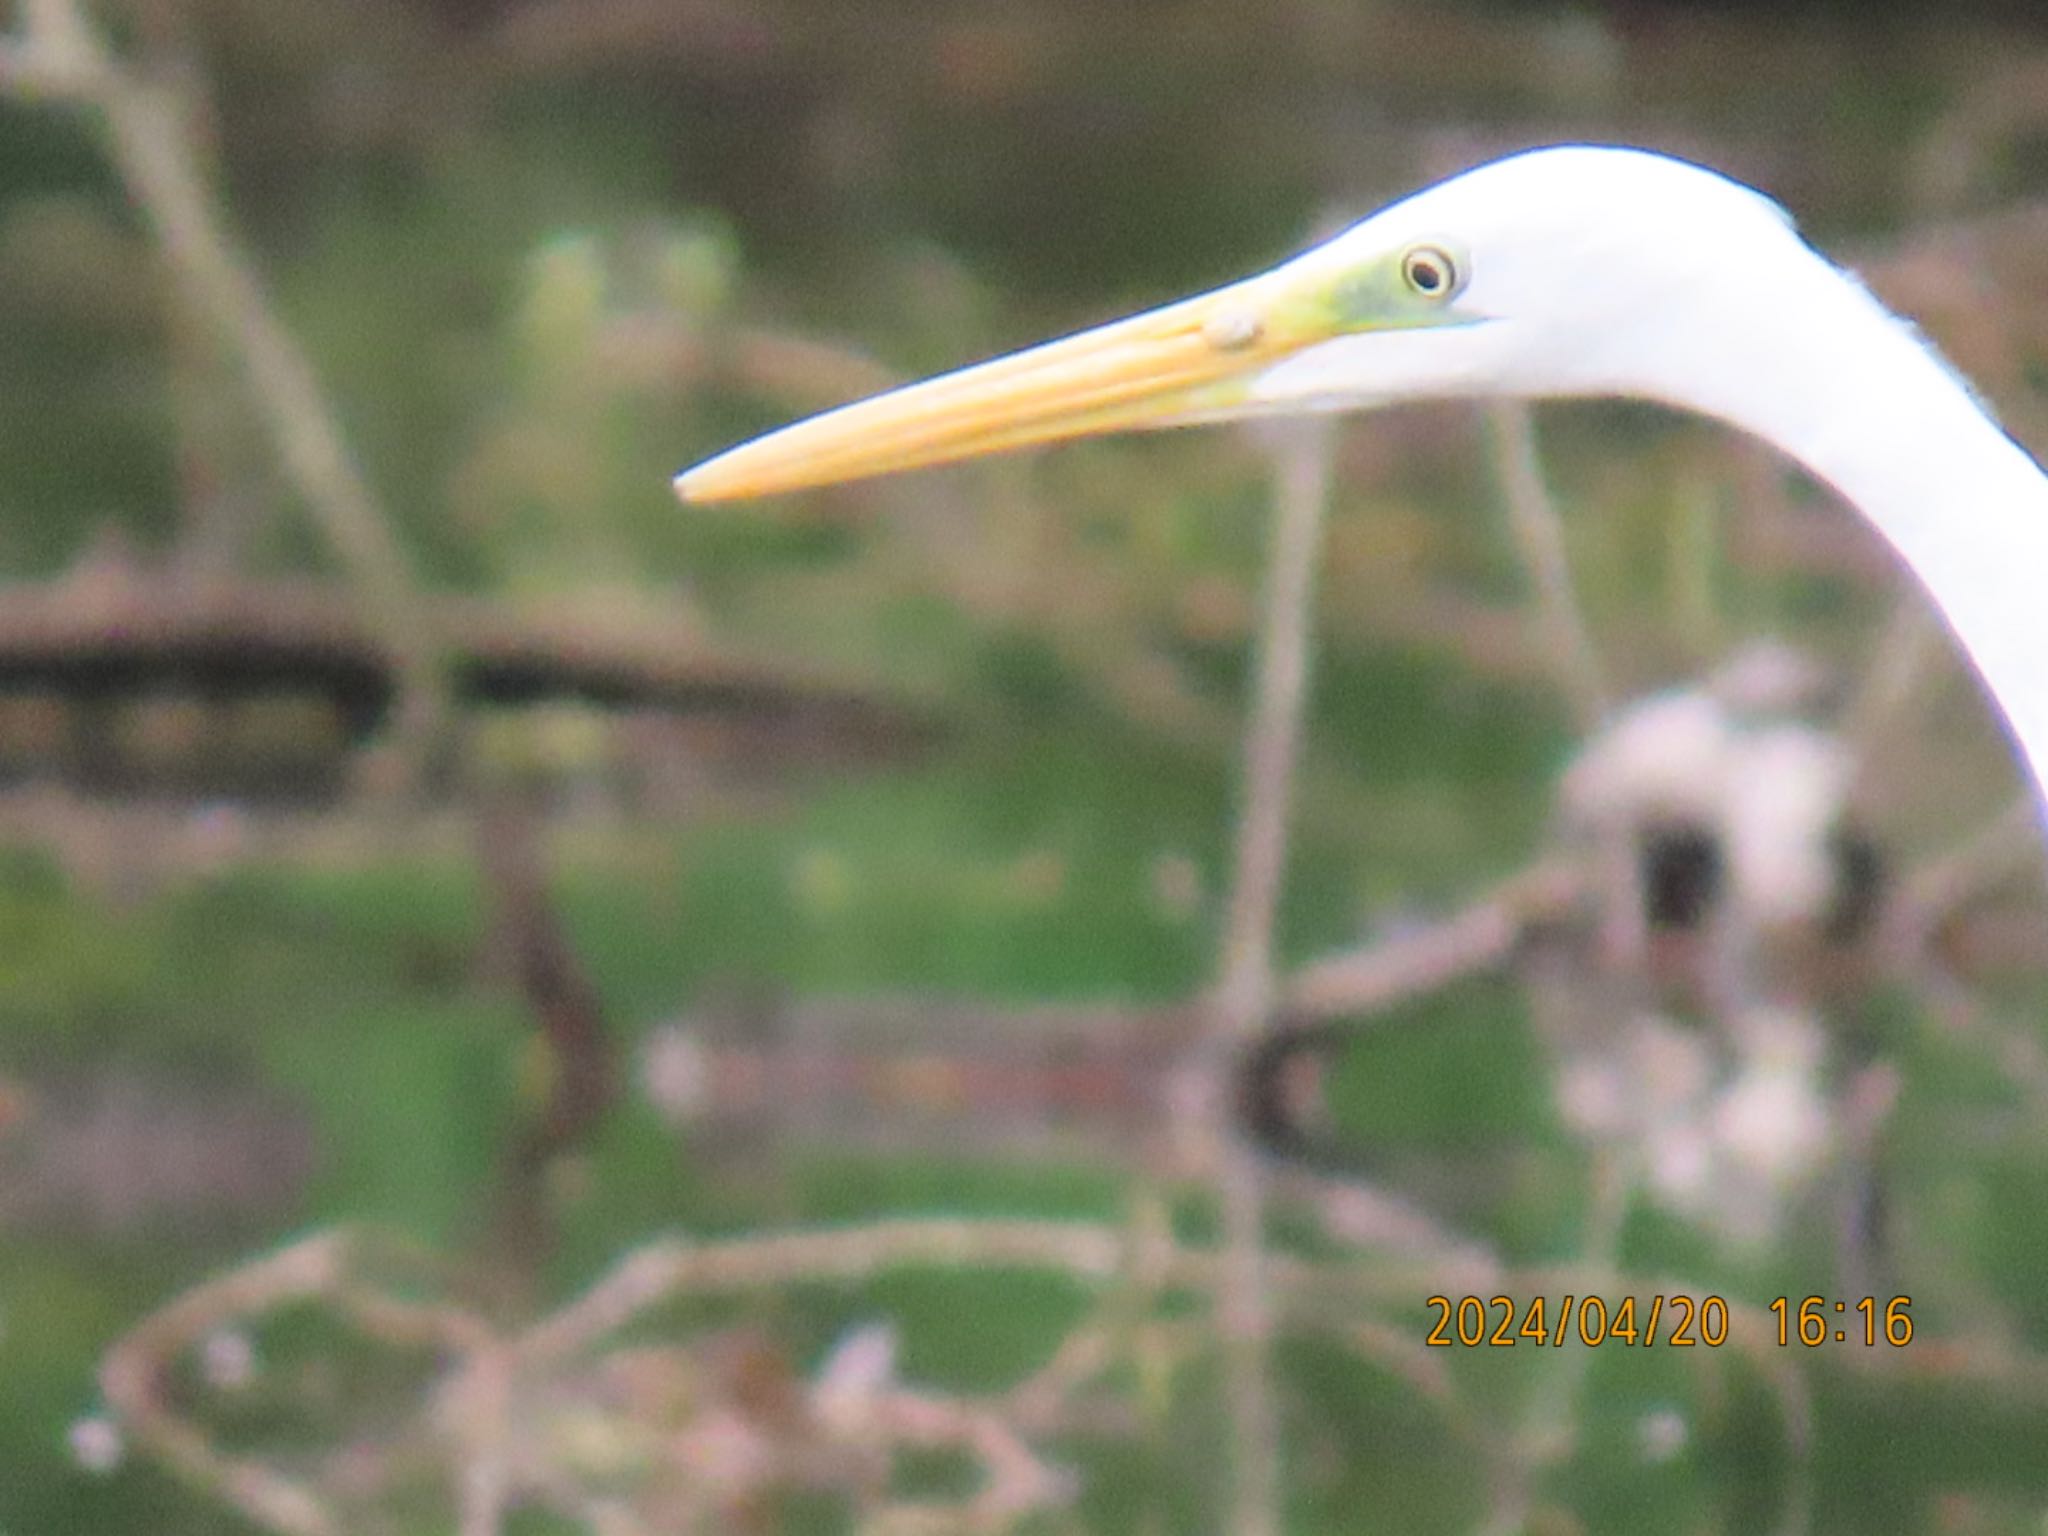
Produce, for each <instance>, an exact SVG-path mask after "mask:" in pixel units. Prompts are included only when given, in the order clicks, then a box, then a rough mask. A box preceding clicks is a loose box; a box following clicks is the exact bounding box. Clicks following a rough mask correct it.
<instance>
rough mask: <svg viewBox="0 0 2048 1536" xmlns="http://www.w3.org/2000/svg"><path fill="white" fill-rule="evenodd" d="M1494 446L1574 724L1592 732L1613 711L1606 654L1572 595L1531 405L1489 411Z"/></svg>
mask: <svg viewBox="0 0 2048 1536" xmlns="http://www.w3.org/2000/svg"><path fill="white" fill-rule="evenodd" d="M1486 427H1487V441H1488V444H1489V446H1490V447H1491V449H1492V452H1493V464H1494V473H1495V474H1496V475H1497V476H1498V477H1499V479H1500V487H1501V495H1502V497H1503V498H1504V499H1505V500H1506V502H1507V509H1508V531H1509V532H1510V533H1511V534H1513V535H1514V540H1515V552H1516V553H1517V554H1518V555H1519V556H1520V557H1521V561H1522V568H1523V569H1524V570H1525V571H1527V572H1528V575H1529V580H1530V581H1531V582H1532V583H1533V584H1534V585H1535V589H1536V621H1537V626H1538V629H1539V631H1540V633H1541V634H1542V637H1543V644H1544V647H1545V649H1547V650H1548V651H1549V652H1550V662H1551V666H1552V667H1553V668H1554V669H1555V670H1556V673H1557V681H1558V685H1559V686H1560V687H1562V688H1563V689H1564V694H1565V697H1566V698H1567V699H1569V700H1570V701H1571V706H1572V713H1573V717H1574V718H1575V719H1576V720H1577V721H1578V723H1579V725H1580V726H1581V728H1590V727H1591V726H1592V725H1594V724H1595V723H1596V722H1598V721H1599V720H1600V719H1601V718H1602V717H1603V716H1604V715H1605V714H1606V713H1607V708H1608V704H1609V694H1608V691H1607V683H1606V679H1605V678H1604V677H1602V675H1601V666H1600V657H1599V653H1598V652H1596V651H1595V650H1594V649H1593V641H1592V637H1591V635H1590V634H1589V632H1588V631H1587V628H1586V618H1585V614H1584V612H1583V611H1582V610H1581V609H1580V607H1579V600H1578V596H1577V594H1576V593H1575V592H1574V591H1573V590H1572V572H1571V563H1570V562H1569V561H1568V560H1567V559H1566V558H1565V550H1564V525H1563V523H1562V522H1561V521H1560V520H1559V518H1558V515H1557V506H1556V504H1555V503H1554V502H1553V501H1552V500H1551V499H1550V491H1549V489H1548V488H1547V487H1546V486H1545V485H1544V483H1543V466H1542V464H1541V463H1540V462H1539V461H1538V459H1537V455H1536V426H1535V423H1534V421H1533V420H1532V419H1531V417H1530V414H1529V405H1528V402H1527V401H1524V400H1495V401H1492V402H1490V403H1489V404H1488V405H1487V407H1486Z"/></svg>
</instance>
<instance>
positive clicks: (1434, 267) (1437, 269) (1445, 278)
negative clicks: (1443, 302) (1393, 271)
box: [1401, 245, 1458, 299]
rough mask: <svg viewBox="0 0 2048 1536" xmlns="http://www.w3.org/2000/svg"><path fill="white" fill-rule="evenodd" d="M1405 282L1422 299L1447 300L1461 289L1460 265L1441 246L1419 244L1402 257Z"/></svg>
mask: <svg viewBox="0 0 2048 1536" xmlns="http://www.w3.org/2000/svg"><path fill="white" fill-rule="evenodd" d="M1401 281H1402V282H1404V283H1406V284H1407V285H1408V291H1409V292H1410V293H1413V294H1417V295H1419V296H1420V297H1422V298H1425V299H1447V298H1449V297H1450V296H1451V294H1452V293H1453V292H1455V291H1456V290H1457V287H1458V264H1457V263H1456V262H1455V261H1453V260H1451V255H1450V252H1448V251H1446V250H1443V249H1442V248H1441V247H1439V246H1434V245H1418V246H1415V247H1413V248H1412V249H1410V250H1409V251H1408V252H1407V253H1406V254H1405V255H1404V256H1402V258H1401Z"/></svg>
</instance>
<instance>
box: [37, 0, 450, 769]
mask: <svg viewBox="0 0 2048 1536" xmlns="http://www.w3.org/2000/svg"><path fill="white" fill-rule="evenodd" d="M21 14H22V20H23V32H22V35H21V37H20V38H19V39H18V40H16V41H15V42H13V43H12V44H11V45H10V46H9V49H8V53H7V55H6V56H5V67H4V68H0V85H4V86H5V87H6V88H8V89H12V90H17V91H20V92H21V93H23V94H24V95H35V94H38V93H42V94H50V95H53V96H56V97H58V98H60V99H69V100H74V101H77V102H80V103H82V104H85V105H88V106H90V107H92V108H93V109H95V110H96V111H97V112H98V114H99V116H100V117H101V119H102V120H103V121H104V122H105V124H106V128H107V147H108V150H109V153H110V154H111V156H112V158H113V161H114V164H115V167H116V168H117V169H118V170H119V172H120V175H121V179H122V180H123V181H124V182H125V183H126V184H127V188H128V192H129V195H130V196H131V197H132V198H133V199H134V200H135V203H136V206H137V207H138V208H139V209H140V210H141V211H142V214H143V216H144V218H145V219H147V220H148V222H149V224H150V227H151V228H152V229H153V230H154V232H155V234H156V237H157V241H158V244H159V246H160V247H161V249H162V252H163V257H164V261H165V263H166V265H167V266H168V267H169V268H170V270H171V272H172V274H173V275H174V276H175V278H176V279H177V281H178V282H179V284H180V285H181V286H182V288H183V290H184V292H185V296H186V298H187V299H188V301H189V302H190V303H191V304H192V305H193V307H194V308H195V309H196V310H197V311H198V312H199V313H200V314H201V315H202V316H204V317H205V319H206V320H207V321H208V322H209V323H210V324H211V325H212V326H213V327H214V329H215V330H216V331H217V332H218V333H219V334H220V337H221V339H222V342H223V344H224V345H225V346H226V347H227V348H228V350H229V352H230V353H231V355H232V356H233V357H234V358H235V359H236V361H237V362H238V364H239V365H240V367H241V370H242V372H243V374H244V375H245V377H246V380H247V383H248V387H249V398H250V403H251V405H252V406H253V407H254V409H255V410H256V412H257V414H258V415H259V416H260V417H261V418H262V420H263V422H264V425H265V426H266V427H267V428H268V430H269V432H270V435H271V438H272V441H273V442H274V444H275V445H276V449H277V454H278V458H279V460H280V461H281V462H282V464H283V466H284V468H285V470H286V472H287V473H288V474H289V475H290V476H291V479H292V482H293V484H294V485H295V486H296V487H297V489H298V491H299V493H300V495H301V496H303V497H304V498H305V501H306V505H307V507H308V508H309V509H310V510H311V512H312V514H313V516H314V518H315V519H316V520H317V521H318V523H319V525H320V529H321V532H322V533H323V534H324V535H325V537H326V539H327V542H328V544H329V545H330V546H331V547H332V549H333V550H334V552H335V554H336V555H337V556H339V558H340V559H341V561H342V563H343V565H344V566H345V567H346V568H347V569H348V571H349V574H350V576H351V577H352V578H353V580H354V581H355V583H356V586H357V588H358V590H359V591H360V592H361V594H362V597H363V600H364V601H365V602H366V603H367V604H368V606H369V608H370V610H371V612H372V614H373V615H374V617H375V619H376V621H377V623H378V626H379V628H380V629H381V630H382V631H383V632H384V634H385V635H386V636H387V637H388V640H389V643H390V644H391V646H392V648H393V651H394V653H395V655H396V657H397V659H398V663H399V674H400V683H401V688H402V694H401V704H400V711H399V715H400V718H399V722H398V733H397V734H398V740H399V742H400V743H401V745H402V746H403V747H405V748H407V749H410V750H414V751H417V750H420V749H423V748H424V746H425V744H426V743H427V741H428V740H430V739H431V737H432V736H433V735H434V734H436V732H437V730H438V723H439V721H440V719H441V717H442V714H443V711H444V705H445V701H444V693H445V685H444V682H443V680H442V679H441V677H440V672H439V666H438V653H437V648H436V645H435V642H434V638H433V630H432V627H431V625H430V622H429V615H428V612H427V608H426V605H425V604H424V602H423V601H422V599H421V597H420V595H419V593H418V590H417V587H416V583H415V580H414V577H413V573H412V571H411V569H410V568H409V566H408V563H407V561H406V558H405V555H404V553H403V551H402V550H401V549H400V547H399V544H398V541H397V539H396V537H395V536H394V535H393V534H392V532H391V528H390V523H389V519H388V518H387V517H386V515H385V513H384V511H383V509H382V508H381V507H380V506H379V505H378V503H377V499H376V497H375V495H374V494H373V493H372V491H371V490H370V488H369V485H368V483H367V482H366V481H365V480H364V479H363V477H362V474H361V472H360V471H359V470H358V469H357V467H356V463H355V459H354V456H353V455H352V454H351V453H350V452H349V449H348V446H347V444H346V443H345V442H344V441H343V436H342V431H341V428H340V425H339V418H338V417H337V416H336V414H335V411H334V409H333V406H332V404H331V403H330V402H329V401H328V399H327V398H326V396H325V394H324V393H323V392H322V390H321V388H320V383H319V380H318V378H317V376H316V375H315V373H314V370H313V366H312V364H311V362H310V361H309V360H308V359H307V357H306V355H305V353H304V352H303V351H302V350H301V349H300V347H299V344H298V342H297V340H296V339H295V338H294V337H293V336H292V334H291V333H290V331H288V330H287V329H286V328H285V326H284V324H283V322H282V321H280V320H279V319H278V317H277V315H276V313H275V312H274V311H273V310H272V308H271V306H270V303H269V301H268V299H267V297H266V296H265V294H264V292H263V287H262V284H261V283H260V282H259V281H258V279H257V277H256V273H255V268H254V266H253V264H252V263H251V262H250V261H249V259H248V257H247V255H246V254H245V253H243V252H242V251H240V250H238V249H237V248H236V246H235V243H234V240H233V238H232V237H231V236H230V235H229V234H228V232H227V230H226V229H225V228H224V227H223V226H222V225H221V223H220V222H219V221H218V220H217V219H216V218H215V217H214V215H213V213H212V211H211V200H210V197H209V193H208V189H207V186H206V182H205V178H204V176H203V174H202V173H201V171H200V169H199V164H198V161H197V159H196V157H195V155H194V154H193V152H192V147H191V144H190V141H189V136H188V134H187V132H186V125H185V123H184V121H183V117H182V114H181V113H180V111H179V110H178V106H177V102H176V100H175V98H174V97H172V96H171V95H169V94H167V93H166V92H164V91H162V90H160V89H158V88H156V87H154V86H152V85H150V84H148V83H147V82H145V81H142V80H140V79H138V78H136V77H135V76H134V75H133V74H131V73H130V72H129V71H128V70H127V69H125V68H124V67H123V66H122V65H121V64H120V63H119V62H118V61H117V60H116V59H115V58H114V56H113V55H112V53H111V52H110V51H109V50H108V48H107V45H106V43H105V41H104V40H103V39H102V38H101V37H100V35H99V33H98V32H97V31H96V30H95V28H94V26H93V24H92V22H91V21H90V20H89V19H88V18H87V16H86V15H85V13H84V11H83V10H82V9H81V8H80V6H79V5H78V3H77V0H25V3H24V4H23V5H22V7H21ZM411 766H412V767H413V768H415V769H416V768H417V766H418V764H417V763H416V762H415V763H413V764H412V765H411Z"/></svg>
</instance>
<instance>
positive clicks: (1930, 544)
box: [1667, 256, 2048, 796]
mask: <svg viewBox="0 0 2048 1536" xmlns="http://www.w3.org/2000/svg"><path fill="white" fill-rule="evenodd" d="M1778 292H1779V293H1780V294H1781V295H1782V297H1783V299H1784V302H1783V304H1782V305H1781V304H1779V303H1775V302H1773V303H1770V304H1768V305H1765V306H1763V307H1762V308H1759V307H1758V305H1757V301H1756V295H1755V294H1754V293H1750V294H1747V295H1744V296H1742V300H1741V301H1739V308H1738V310H1737V313H1738V314H1740V315H1741V316H1742V318H1741V319H1739V320H1737V321H1735V322H1734V323H1732V324H1727V323H1724V324H1723V325H1722V326H1721V327H1720V328H1719V329H1718V330H1717V331H1716V333H1715V335H1714V336H1713V337H1711V338H1710V337H1706V336H1698V337H1695V338H1693V340H1694V347H1695V349H1696V348H1698V347H1707V348H1711V349H1712V350H1713V351H1714V352H1715V353H1717V354H1721V355H1720V356H1719V357H1718V358H1717V359H1716V361H1719V362H1721V363H1722V364H1723V366H1721V367H1719V368H1709V369H1705V370H1701V371H1700V372H1696V373H1694V374H1693V377H1694V378H1695V379H1697V378H1699V377H1702V376H1704V377H1710V378H1716V379H1720V380H1725V381H1727V384H1726V386H1725V389H1724V397H1723V398H1704V397H1703V393H1704V395H1712V394H1714V393H1715V391H1714V390H1713V389H1711V388H1710V389H1709V390H1707V391H1705V392H1702V391H1701V390H1699V389H1698V388H1697V387H1693V388H1689V389H1687V390H1685V391H1684V392H1683V397H1682V398H1681V397H1680V396H1679V394H1678V392H1667V398H1671V399H1673V400H1674V403H1679V404H1685V405H1689V406H1691V407H1693V408H1694V409H1699V410H1706V411H1708V412H1710V413H1711V414H1713V415H1716V416H1720V417H1723V418H1724V419H1726V420H1728V421H1731V422H1733V423H1734V424H1735V425H1737V426H1740V427H1743V428H1745V429H1747V430H1748V431H1750V432H1752V433H1754V434H1755V435H1757V436H1759V437H1762V438H1764V439H1766V440H1767V441H1770V442H1772V443H1775V444H1776V445H1777V446H1778V447H1780V448H1782V449H1783V450H1784V451H1786V452H1787V453H1789V454H1790V455H1791V456H1792V457H1794V458H1795V459H1797V460H1799V461H1800V463H1802V464H1803V465H1804V466H1805V467H1806V468H1807V469H1809V470H1810V471H1812V473H1814V474H1815V475H1817V476H1818V477H1820V478H1821V479H1823V480H1825V481H1827V482H1828V483H1829V484H1831V485H1832V486H1834V488H1835V489H1836V490H1837V491H1839V492H1840V493H1841V494H1842V495H1843V496H1844V497H1846V498H1847V499H1848V500H1849V501H1850V502H1851V503H1853V504H1854V505H1855V506H1856V507H1857V509H1858V510H1860V511H1861V512H1862V513H1863V515H1864V516H1865V517H1867V518H1868V519H1869V520H1870V522H1871V523H1872V524H1873V525H1875V527H1876V528H1877V530H1878V531H1879V532H1880V533H1882V534H1883V535H1884V536H1885V538H1886V539H1887V540H1888V541H1889V542H1890V544H1891V545H1892V547H1893V548H1894V549H1895V550H1896V551H1897V552H1898V553H1899V555H1900V556H1901V557H1902V558H1903V559H1904V560H1905V562H1906V564H1907V565H1908V566H1909V567H1911V569H1912V571H1913V573H1914V574H1915V575H1916V576H1917V577H1919V579H1920V581H1921V583H1922V584H1923V585H1924V586H1925V587H1926V589H1927V591H1928V594H1929V595H1930V596H1931V597H1932V598H1933V599H1934V603H1935V606H1936V607H1937V608H1938V609H1939V610H1940V611H1941V614H1942V617H1943V618H1944V619H1945V620H1946V621H1947V623H1948V626H1949V629H1950V630H1951V631H1952V632H1953V633H1954V635H1955V637H1956V639H1957V640H1958V641H1959V642H1961V645H1962V648H1963V650H1964V651H1965V653H1966V654H1968V656H1969V657H1970V659H1971V661H1972V662H1973V663H1974V664H1975V666H1976V669H1977V672H1978V674H1979V676H1980V677H1981V678H1982V679H1983V682H1984V684H1985V686H1986V687H1987V688H1988V690H1989V691H1990V693H1991V695H1992V697H1993V698H1994V699H1995V700H1996V701H1997V703H1998V706H1999V709H2000V711H2001V712H2002V713H2003V715H2004V718H2005V721H2006V723H2007V725H2008V726H2009V728H2010V730H2011V733H2012V736H2013V738H2014V739H2015V741H2016V742H2017V744H2018V747H2019V750H2020V753H2021V755H2022V757H2023V758H2024V760H2025V762H2026V764H2027V766H2028V768H2029V769H2030V770H2031V772H2032V776H2033V780H2034V784H2035V788H2036V790H2037V792H2039V793H2040V794H2042V795H2044V796H2048V477H2044V475H2043V473H2042V470H2041V467H2040V466H2039V465H2038V464H2036V463H2035V462H2034V460H2033V459H2031V458H2030V457H2028V455H2027V453H2026V452H2025V450H2023V449H2022V448H2020V447H2019V445H2018V444H2016V443H2015V442H2014V441H2013V440H2012V439H2011V438H2010V437H2008V436H2007V435H2006V434H2005V432H2004V431H2003V430H2002V429H2001V428H2000V427H1999V426H1998V425H1997V423H1996V422H1994V421H1992V420H1991V418H1990V417H1989V416H1988V415H1986V414H1985V412H1984V410H1983V408H1982V407H1981V406H1979V404H1978V403H1977V401H1976V400H1975V398H1974V397H1973V396H1972V395H1971V393H1970V391H1969V389H1968V387H1967V386H1966V385H1964V384H1963V383H1962V382H1961V380H1960V379H1959V378H1958V377H1957V376H1956V375H1955V374H1954V373H1953V372H1951V371H1950V369H1949V368H1948V366H1947V364H1946V363H1944V362H1943V361H1942V360H1941V359H1940V358H1939V357H1938V356H1936V355H1935V354H1934V353H1933V352H1932V351H1931V350H1930V349H1929V348H1928V346H1927V345H1926V344H1925V343H1924V342H1922V341H1921V340H1920V338H1919V337H1918V336H1917V335H1916V334H1915V333H1914V332H1913V330H1912V329H1911V328H1910V327H1909V326H1907V325H1906V324H1905V323H1904V322H1903V321H1900V320H1898V319H1897V318H1896V317H1894V316H1893V315H1891V314H1890V313H1889V312H1888V311H1886V310H1885V309H1884V308H1883V307H1882V306H1881V305H1880V304H1879V303H1878V302H1877V301H1876V300H1875V299H1874V298H1872V297H1871V296H1870V294H1869V293H1868V292H1867V291H1866V290H1865V289H1864V288H1863V287H1862V285H1861V284H1859V283H1858V282H1856V281H1855V280H1854V279H1853V278H1851V277H1849V276H1847V275H1846V274H1844V273H1842V272H1839V271H1837V270H1836V269H1835V268H1834V267H1833V266H1831V265H1829V264H1828V263H1827V262H1826V261H1825V260H1824V259H1822V258H1820V257H1818V256H1815V257H1814V258H1813V261H1812V263H1811V270H1809V271H1807V272H1805V273H1802V274H1800V275H1799V276H1798V278H1797V279H1796V280H1795V281H1792V282H1789V283H1786V284H1783V285H1781V286H1780V288H1779V289H1778ZM1719 318H1720V319H1721V320H1722V321H1723V322H1726V321H1727V318H1728V317H1727V316H1726V315H1725V314H1724V315H1722V316H1720V317H1719ZM1731 351H1739V352H1740V353H1742V354H1745V355H1743V356H1742V357H1740V358H1737V357H1734V356H1729V355H1728V354H1729V353H1730V352H1731ZM1694 355H1695V356H1697V351H1696V350H1695V351H1694ZM1730 364H1739V366H1736V367H1731V366H1728V365H1730Z"/></svg>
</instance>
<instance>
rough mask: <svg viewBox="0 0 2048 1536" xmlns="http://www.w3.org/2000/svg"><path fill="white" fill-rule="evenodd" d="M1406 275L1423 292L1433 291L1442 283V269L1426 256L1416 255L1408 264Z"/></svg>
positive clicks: (1441, 285)
mask: <svg viewBox="0 0 2048 1536" xmlns="http://www.w3.org/2000/svg"><path fill="white" fill-rule="evenodd" d="M1408 276H1409V278H1410V279H1411V280H1412V281H1413V282H1414V284H1415V286H1416V287H1417V288H1419V289H1421V290H1422V291H1423V292H1424V293H1435V292H1436V291H1437V289H1439V288H1441V287H1443V285H1444V274H1443V269H1442V268H1441V267H1439V266H1438V265H1437V264H1436V263H1435V262H1433V261H1431V260H1430V259H1429V258H1428V257H1427V256H1418V257H1416V258H1415V259H1414V261H1413V262H1411V263H1410V264H1409V268H1408Z"/></svg>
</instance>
